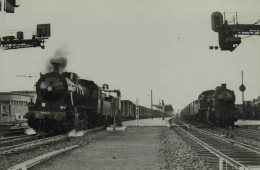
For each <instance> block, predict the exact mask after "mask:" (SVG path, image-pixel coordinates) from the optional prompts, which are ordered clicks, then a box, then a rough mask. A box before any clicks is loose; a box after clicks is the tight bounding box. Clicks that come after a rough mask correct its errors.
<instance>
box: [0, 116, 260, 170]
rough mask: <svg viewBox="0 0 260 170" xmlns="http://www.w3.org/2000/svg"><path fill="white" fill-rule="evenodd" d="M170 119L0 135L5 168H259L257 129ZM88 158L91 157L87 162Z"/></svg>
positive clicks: (2, 162) (2, 166)
mask: <svg viewBox="0 0 260 170" xmlns="http://www.w3.org/2000/svg"><path fill="white" fill-rule="evenodd" d="M183 121H186V120H181V119H177V118H175V119H173V118H166V119H165V120H162V119H161V118H154V119H142V120H139V122H138V126H136V125H137V122H136V121H135V120H133V121H124V122H122V123H123V126H124V127H125V129H124V128H121V130H117V131H111V130H106V128H105V127H97V128H94V129H89V130H85V131H79V132H77V133H76V132H73V133H70V134H69V135H58V136H48V135H46V134H44V135H43V134H42V135H36V134H33V135H18V136H9V137H2V138H1V140H0V154H1V160H0V167H1V169H8V168H9V169H19V168H25V167H26V168H28V169H219V167H220V166H222V167H223V169H239V168H242V167H243V168H248V169H259V168H260V163H259V162H260V149H259V148H260V141H259V130H254V129H253V130H252V129H245V128H242V127H240V128H238V127H237V128H235V129H233V130H231V129H224V128H216V127H209V126H206V125H202V124H198V123H192V122H187V121H186V122H185V123H184V122H183ZM85 160H88V161H85Z"/></svg>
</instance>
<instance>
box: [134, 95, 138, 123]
mask: <svg viewBox="0 0 260 170" xmlns="http://www.w3.org/2000/svg"><path fill="white" fill-rule="evenodd" d="M135 106H136V108H135V109H136V114H135V116H136V126H138V121H139V99H138V98H136V104H135Z"/></svg>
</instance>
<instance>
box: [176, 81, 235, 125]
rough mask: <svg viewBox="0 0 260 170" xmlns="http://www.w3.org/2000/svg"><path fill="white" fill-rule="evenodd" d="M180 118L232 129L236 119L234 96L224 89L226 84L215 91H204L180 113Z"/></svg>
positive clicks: (231, 92)
mask: <svg viewBox="0 0 260 170" xmlns="http://www.w3.org/2000/svg"><path fill="white" fill-rule="evenodd" d="M181 117H182V118H188V119H193V120H195V121H197V122H202V123H209V124H212V125H215V126H219V127H233V126H234V122H235V121H236V120H237V118H238V116H237V114H236V108H235V94H234V92H233V91H231V90H229V89H227V88H226V84H222V85H221V86H218V87H216V89H215V90H207V91H204V92H202V93H201V94H200V95H199V97H198V100H195V101H193V102H192V103H190V104H188V105H187V106H186V107H185V108H184V109H183V110H182V111H181Z"/></svg>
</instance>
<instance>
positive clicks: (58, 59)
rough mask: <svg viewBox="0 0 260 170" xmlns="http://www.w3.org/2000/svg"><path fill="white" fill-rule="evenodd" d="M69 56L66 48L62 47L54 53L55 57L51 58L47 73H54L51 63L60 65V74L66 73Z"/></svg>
mask: <svg viewBox="0 0 260 170" xmlns="http://www.w3.org/2000/svg"><path fill="white" fill-rule="evenodd" d="M68 55H69V53H68V52H67V50H66V48H65V47H61V48H59V49H57V50H56V51H55V52H54V55H53V56H52V57H51V58H50V60H49V61H48V65H47V72H51V71H53V65H52V64H51V63H59V64H60V72H64V71H65V68H66V66H67V62H68Z"/></svg>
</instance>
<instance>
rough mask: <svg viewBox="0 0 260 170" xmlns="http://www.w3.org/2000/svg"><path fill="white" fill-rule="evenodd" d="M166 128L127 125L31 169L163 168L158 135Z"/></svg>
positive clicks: (163, 163) (156, 169) (150, 169)
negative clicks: (123, 128) (122, 129)
mask: <svg viewBox="0 0 260 170" xmlns="http://www.w3.org/2000/svg"><path fill="white" fill-rule="evenodd" d="M166 128H167V127H129V126H128V127H127V128H126V130H125V131H117V132H115V133H109V135H107V136H105V137H104V138H101V139H98V140H96V141H95V142H94V143H91V144H89V145H85V146H82V147H79V148H77V149H75V150H72V151H70V152H67V153H65V154H63V155H60V156H58V157H56V158H54V159H52V160H49V161H48V162H46V163H44V164H42V165H40V166H37V167H35V168H34V170H49V169H52V170H61V169H63V170H76V169H77V170H86V169H91V170H95V169H97V170H100V169H109V170H110V169H111V170H112V169H113V170H116V169H118V170H122V169H149V170H153V169H154V170H158V169H163V168H164V167H165V162H164V160H163V159H162V158H161V157H160V155H159V152H158V151H159V150H160V146H161V142H160V135H161V134H162V133H163V131H164V130H165V129H166Z"/></svg>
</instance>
